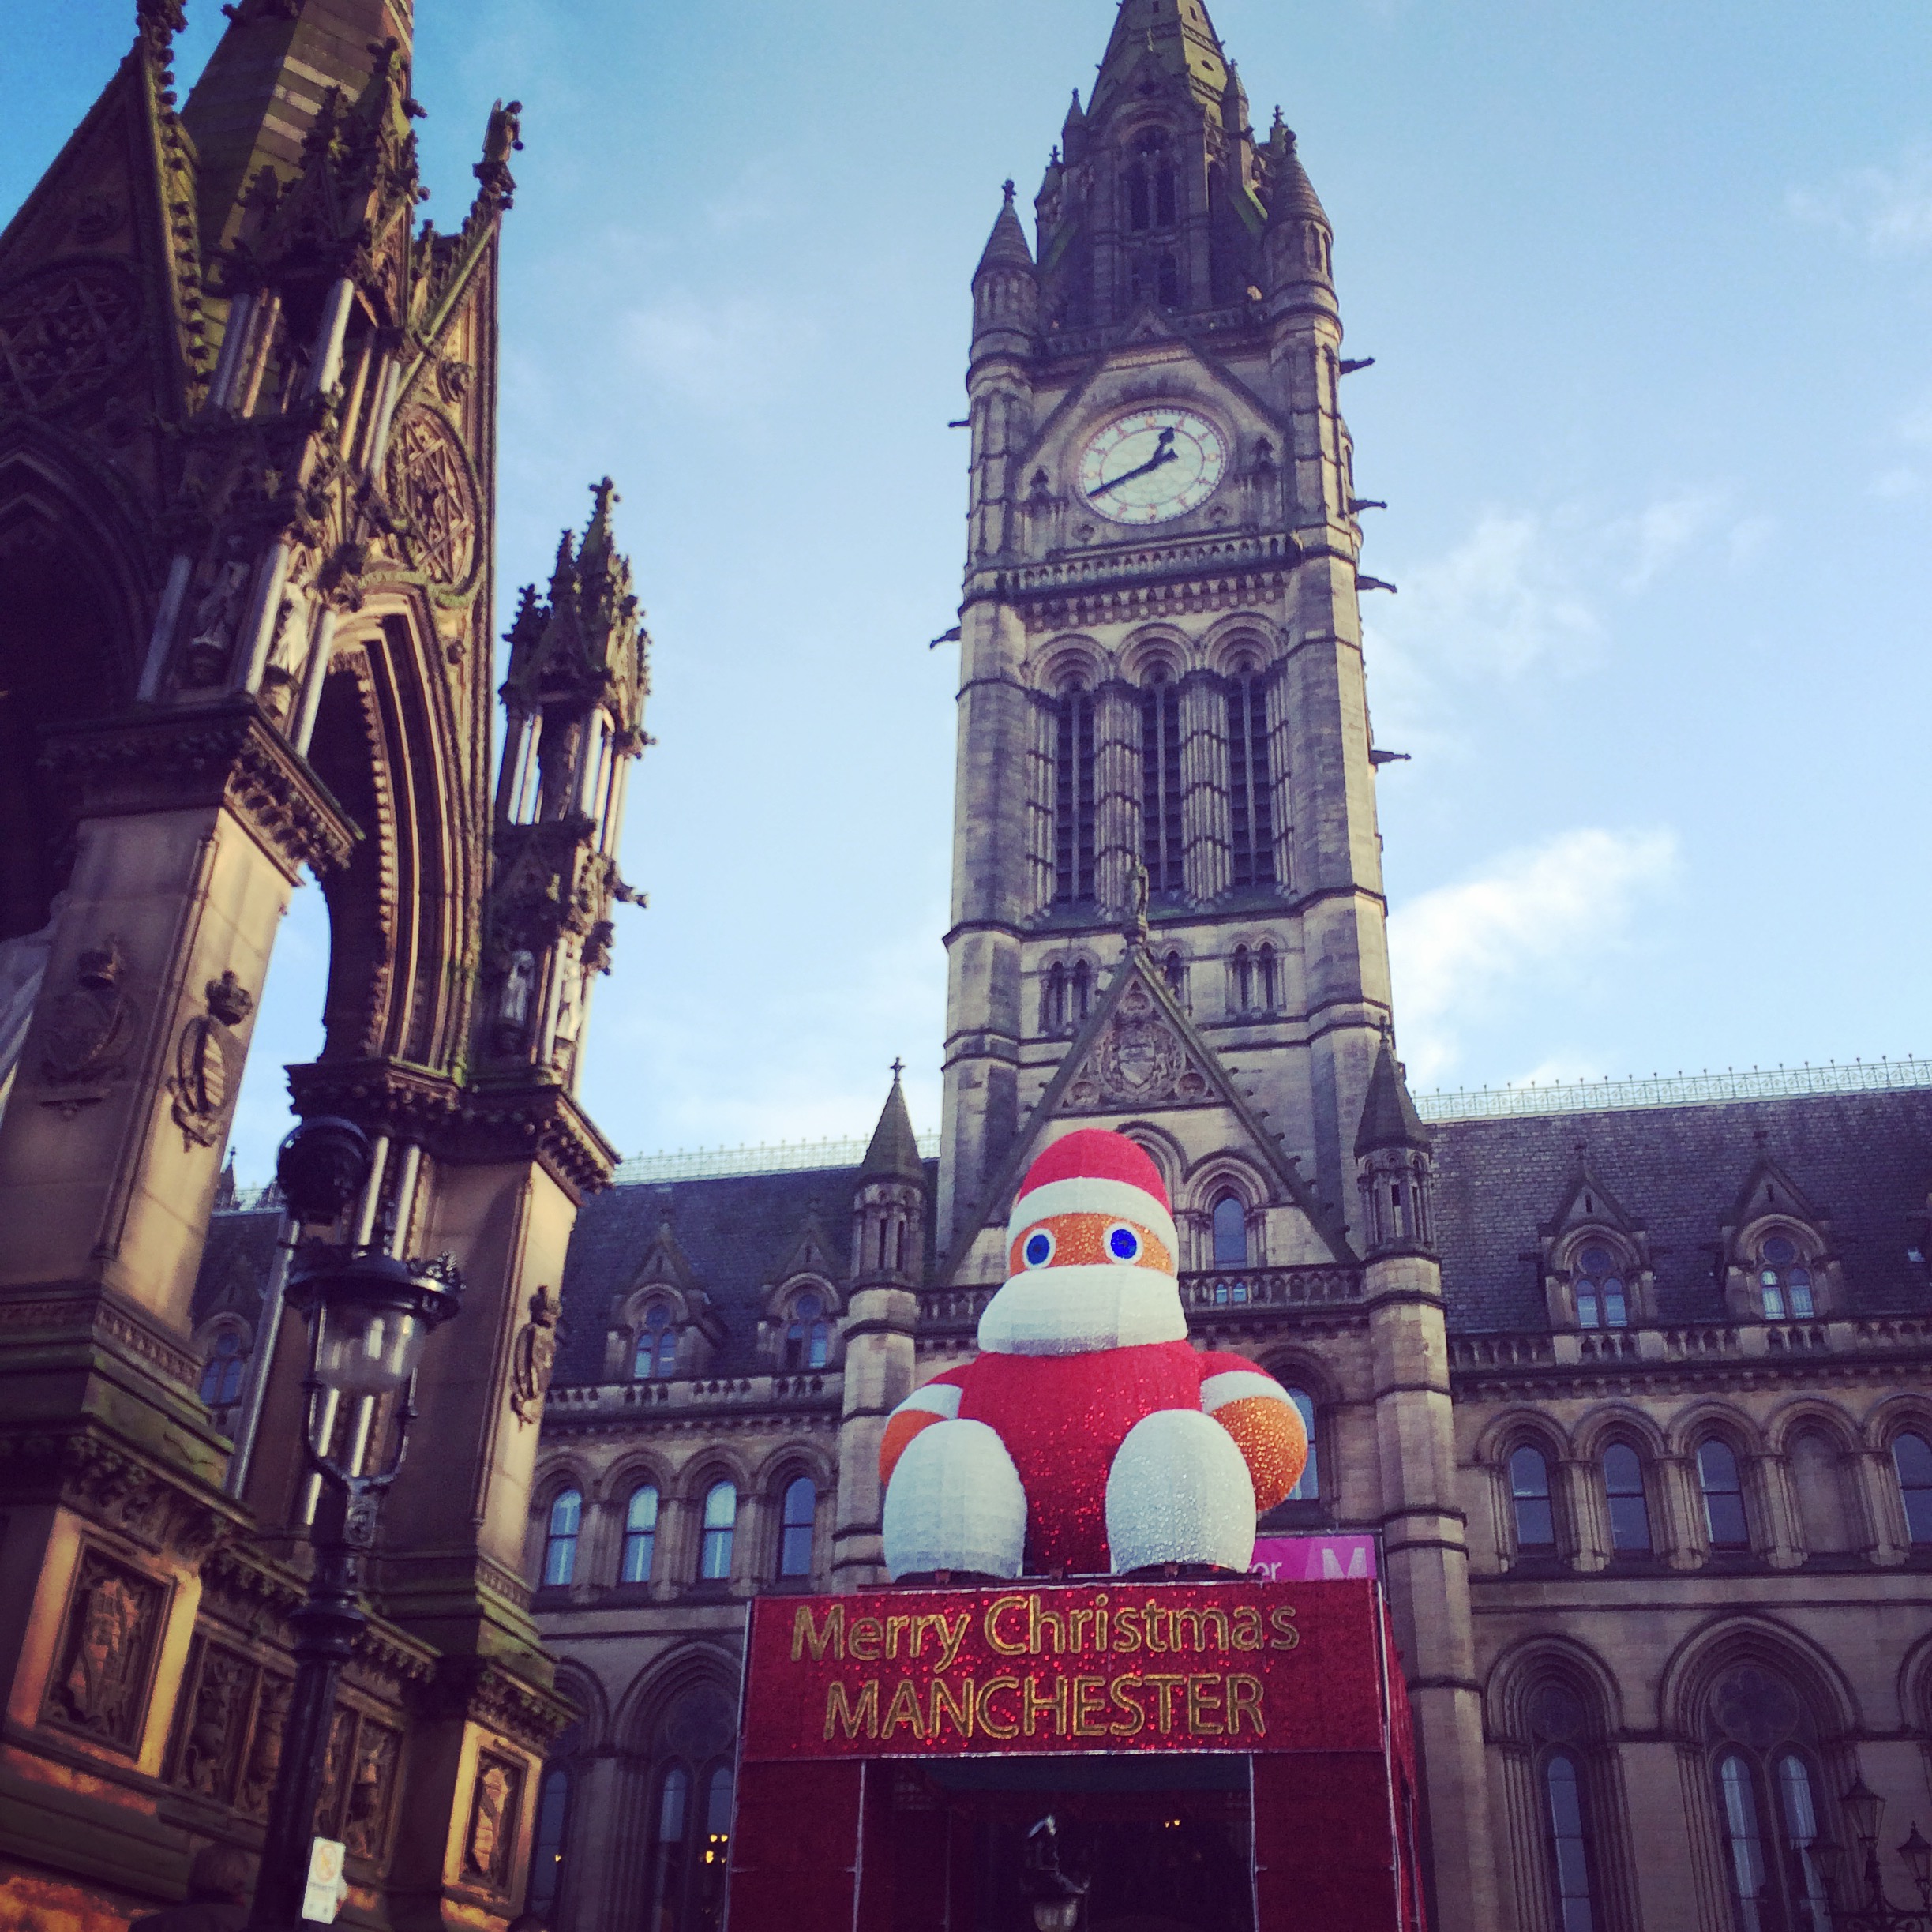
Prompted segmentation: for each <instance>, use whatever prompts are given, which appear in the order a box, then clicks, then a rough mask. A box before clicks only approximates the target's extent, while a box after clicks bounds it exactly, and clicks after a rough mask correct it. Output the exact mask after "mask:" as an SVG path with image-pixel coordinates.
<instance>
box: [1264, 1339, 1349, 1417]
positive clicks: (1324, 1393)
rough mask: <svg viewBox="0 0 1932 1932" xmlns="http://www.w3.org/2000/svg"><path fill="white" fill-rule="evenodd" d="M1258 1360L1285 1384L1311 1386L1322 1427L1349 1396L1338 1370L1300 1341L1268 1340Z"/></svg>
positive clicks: (1278, 1380)
mask: <svg viewBox="0 0 1932 1932" xmlns="http://www.w3.org/2000/svg"><path fill="white" fill-rule="evenodd" d="M1255 1360H1256V1362H1257V1364H1258V1365H1259V1367H1262V1368H1264V1369H1266V1371H1268V1373H1269V1374H1270V1375H1272V1376H1274V1379H1275V1380H1276V1381H1277V1382H1280V1383H1281V1386H1282V1387H1283V1388H1289V1387H1293V1388H1297V1389H1305V1390H1307V1392H1308V1394H1310V1395H1311V1397H1313V1398H1314V1401H1315V1416H1316V1422H1317V1427H1320V1426H1321V1419H1322V1417H1324V1416H1327V1415H1328V1414H1330V1412H1332V1411H1333V1410H1334V1409H1339V1408H1340V1407H1341V1405H1342V1404H1343V1403H1344V1402H1345V1401H1346V1400H1347V1399H1348V1398H1347V1396H1346V1394H1345V1391H1344V1390H1343V1388H1342V1386H1341V1382H1340V1381H1339V1380H1337V1378H1336V1375H1335V1372H1334V1370H1333V1369H1331V1368H1330V1367H1329V1366H1328V1364H1326V1362H1325V1361H1323V1360H1322V1358H1321V1356H1319V1355H1317V1354H1316V1353H1315V1351H1314V1350H1313V1349H1310V1348H1307V1347H1304V1345H1301V1344H1300V1343H1298V1342H1282V1343H1279V1344H1277V1343H1272V1342H1271V1343H1269V1344H1266V1345H1264V1346H1262V1348H1260V1349H1258V1350H1256V1352H1255Z"/></svg>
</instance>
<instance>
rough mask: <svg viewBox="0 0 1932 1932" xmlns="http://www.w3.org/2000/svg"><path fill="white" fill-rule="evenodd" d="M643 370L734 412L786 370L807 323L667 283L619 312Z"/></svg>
mask: <svg viewBox="0 0 1932 1932" xmlns="http://www.w3.org/2000/svg"><path fill="white" fill-rule="evenodd" d="M624 335H625V341H626V343H627V345H628V347H629V350H630V352H631V354H632V356H633V357H634V358H636V361H637V362H639V363H640V364H641V365H642V366H643V370H644V371H645V373H647V375H649V376H651V377H653V378H655V380H656V381H658V382H660V383H662V385H664V386H665V388H667V389H670V391H672V392H673V393H674V394H676V395H677V396H681V397H683V399H684V400H685V401H686V402H688V403H695V404H696V405H697V406H698V407H700V409H704V410H708V411H716V412H718V413H722V414H735V413H736V412H737V411H739V410H741V409H742V408H744V407H746V406H747V405H748V404H750V403H752V402H754V401H755V400H756V399H758V398H760V397H763V396H767V395H769V394H770V393H771V392H772V391H773V390H774V389H775V388H777V387H778V385H780V384H781V383H782V381H784V380H785V379H786V377H787V374H788V372H789V371H790V369H791V367H792V365H793V362H794V361H795V358H796V357H797V352H798V350H799V348H800V347H801V344H803V343H805V342H806V341H808V340H810V338H811V331H810V328H809V325H805V324H802V323H801V321H799V319H798V317H797V316H796V315H795V314H789V315H788V314H784V313H781V312H780V311H779V310H778V309H776V308H774V307H771V306H768V305H767V304H766V303H763V302H754V301H752V299H750V298H748V297H746V296H731V297H728V298H726V299H724V300H722V301H716V302H701V301H700V300H699V298H697V297H696V296H695V295H693V294H691V293H690V292H689V291H687V290H681V289H679V290H673V291H670V293H669V294H665V295H663V296H662V297H661V298H659V299H658V300H657V301H656V302H652V303H651V304H650V305H649V306H647V307H645V308H642V309H636V310H633V311H632V313H631V314H630V315H629V316H628V317H626V318H625V325H624Z"/></svg>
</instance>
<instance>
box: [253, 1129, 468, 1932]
mask: <svg viewBox="0 0 1932 1932" xmlns="http://www.w3.org/2000/svg"><path fill="white" fill-rule="evenodd" d="M371 1165H372V1156H371V1153H370V1144H369V1140H368V1138H367V1136H366V1135H364V1133H363V1132H362V1129H361V1128H360V1127H358V1126H356V1124H355V1123H354V1122H353V1121H351V1120H336V1119H332V1118H323V1119H319V1120H308V1121H305V1122H303V1124H302V1125H301V1126H300V1127H297V1128H296V1129H295V1131H294V1133H292V1134H291V1135H289V1137H288V1139H287V1140H285V1141H284V1142H283V1143H282V1148H281V1151H280V1153H279V1154H278V1155H277V1156H276V1165H275V1174H276V1181H277V1182H278V1183H279V1185H280V1187H281V1190H282V1195H283V1199H284V1200H285V1201H286V1202H287V1204H288V1211H289V1214H290V1216H291V1218H292V1219H293V1221H294V1223H295V1224H296V1225H297V1226H298V1227H311V1226H321V1225H329V1226H332V1225H334V1224H336V1222H338V1221H340V1220H341V1219H342V1217H343V1214H344V1212H345V1211H346V1210H347V1209H348V1208H349V1206H350V1205H351V1202H354V1201H355V1200H356V1199H357V1198H358V1196H359V1195H360V1194H361V1193H362V1189H363V1188H364V1187H366V1185H367V1184H368V1182H369V1177H370V1167H371ZM387 1239H388V1230H386V1229H381V1230H378V1232H377V1234H376V1235H375V1236H373V1237H372V1238H371V1239H370V1240H369V1241H366V1242H364V1243H362V1244H356V1243H355V1242H354V1241H353V1240H351V1241H345V1242H335V1241H328V1240H305V1241H302V1242H301V1243H300V1244H298V1246H297V1247H296V1249H295V1252H294V1260H293V1262H292V1264H291V1267H290V1270H289V1277H288V1288H287V1300H288V1302H289V1304H290V1305H291V1307H296V1308H298V1309H300V1310H301V1311H302V1313H303V1314H304V1315H306V1316H307V1317H308V1321H309V1372H308V1375H307V1376H306V1378H305V1379H304V1380H303V1382H302V1388H303V1390H304V1393H305V1394H306V1396H307V1397H308V1401H307V1405H306V1427H305V1430H304V1433H303V1447H304V1450H305V1451H306V1456H307V1460H308V1465H309V1469H310V1470H311V1472H313V1474H314V1475H315V1476H317V1477H319V1478H320V1483H321V1493H320V1496H319V1499H318V1501H317V1507H316V1511H315V1525H314V1528H313V1531H312V1532H311V1536H310V1541H311V1544H312V1546H313V1551H314V1558H315V1566H314V1569H313V1573H312V1574H311V1576H310V1579H309V1594H308V1597H307V1600H306V1601H305V1602H304V1604H302V1607H301V1609H299V1610H298V1611H295V1612H294V1615H292V1616H291V1618H290V1619H289V1621H290V1623H291V1625H292V1626H293V1627H294V1637H295V1646H294V1648H295V1660H296V1668H295V1683H294V1691H293V1694H292V1696H291V1701H290V1704H289V1710H288V1717H287V1723H286V1724H285V1725H284V1727H283V1733H282V1755H281V1760H280V1762H279V1764H278V1765H277V1766H276V1779H275V1795H274V1796H273V1798H272V1799H271V1801H270V1803H269V1807H268V1829H267V1830H266V1832H265V1833H264V1836H263V1841H262V1850H261V1877H260V1878H259V1879H258V1880H257V1884H256V1887H255V1902H254V1907H253V1911H251V1913H250V1915H249V1926H251V1927H252V1928H259V1929H261V1932H267V1929H268V1928H271V1927H272V1928H276V1932H293V1929H294V1927H296V1926H298V1924H299V1923H300V1922H301V1919H302V1895H303V1893H304V1892H305V1891H306V1889H307V1883H308V1873H309V1848H310V1844H311V1843H312V1841H313V1837H314V1833H315V1811H316V1806H317V1804H318V1803H320V1802H321V1797H322V1787H323V1783H324V1780H325V1776H326V1773H327V1767H328V1739H329V1732H330V1730H331V1728H332V1724H333V1721H334V1717H335V1709H336V1682H337V1680H338V1679H339V1678H340V1675H341V1674H342V1667H343V1664H345V1663H347V1661H348V1659H349V1657H350V1655H351V1653H352V1652H353V1650H354V1649H355V1640H356V1636H357V1634H358V1632H359V1631H360V1630H362V1626H364V1624H365V1623H367V1622H368V1618H367V1616H366V1614H365V1613H364V1611H363V1610H362V1606H361V1604H360V1603H359V1602H358V1595H359V1592H360V1585H361V1581H362V1574H361V1572H362V1555H363V1553H364V1552H365V1551H367V1550H368V1549H369V1548H370V1547H371V1546H372V1545H373V1543H374V1542H375V1538H376V1522H377V1516H378V1514H380V1512H381V1506H382V1499H383V1497H384V1496H385V1495H386V1494H387V1493H388V1489H389V1487H390V1485H391V1484H393V1483H394V1482H395V1480H396V1472H398V1470H400V1469H401V1467H402V1464H403V1449H404V1447H405V1446H406V1445H407V1440H408V1436H409V1425H410V1424H411V1421H413V1420H415V1412H416V1411H415V1383H416V1369H417V1367H418V1364H420V1362H421V1361H422V1351H423V1348H424V1345H425V1344H426V1342H427V1341H428V1340H429V1337H430V1330H432V1329H433V1328H435V1327H436V1326H438V1325H439V1324H440V1323H441V1322H445V1321H447V1320H448V1319H449V1318H450V1317H451V1316H452V1315H454V1314H455V1313H456V1310H457V1307H458V1305H459V1303H460V1299H461V1296H462V1293H463V1277H462V1276H461V1274H460V1273H459V1272H458V1271H457V1269H456V1264H455V1262H452V1260H450V1259H449V1258H448V1256H447V1255H445V1256H444V1257H442V1258H441V1259H439V1260H437V1261H430V1262H422V1261H404V1260H402V1259H400V1258H399V1257H397V1256H396V1255H391V1254H389V1253H388V1252H386V1251H385V1250H386V1244H387ZM392 1396H393V1397H397V1398H398V1400H397V1401H396V1407H395V1411H394V1418H393V1422H392V1425H391V1427H390V1430H389V1441H388V1455H387V1457H386V1459H385V1457H384V1455H383V1454H382V1452H381V1449H380V1448H375V1449H374V1450H373V1453H372V1445H371V1441H370V1438H371V1436H372V1434H373V1428H374V1424H375V1421H376V1419H377V1410H378V1409H379V1407H380V1405H381V1403H382V1402H383V1401H384V1400H385V1397H392ZM345 1402H347V1403H351V1404H352V1405H353V1407H352V1408H351V1409H350V1411H349V1413H348V1416H347V1427H346V1428H345V1429H344V1430H343V1434H342V1439H341V1446H340V1449H339V1450H336V1451H335V1453H331V1452H332V1443H333V1442H334V1440H335V1438H336V1422H337V1419H338V1416H340V1414H341V1412H342V1408H343V1404H344V1403H345ZM370 1464H373V1465H376V1466H374V1467H373V1468H372V1467H369V1466H366V1465H370Z"/></svg>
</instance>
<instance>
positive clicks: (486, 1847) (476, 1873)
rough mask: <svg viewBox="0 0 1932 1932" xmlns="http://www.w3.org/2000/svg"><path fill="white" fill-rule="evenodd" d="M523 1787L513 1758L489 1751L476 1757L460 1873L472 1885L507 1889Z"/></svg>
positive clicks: (521, 1772)
mask: <svg viewBox="0 0 1932 1932" xmlns="http://www.w3.org/2000/svg"><path fill="white" fill-rule="evenodd" d="M522 1791H523V1766H522V1765H520V1764H518V1763H516V1761H515V1760H514V1759H512V1758H499V1757H497V1756H495V1755H494V1754H492V1753H490V1752H488V1751H486V1752H484V1753H483V1754H482V1755H481V1756H480V1757H479V1758H478V1759H477V1762H476V1789H475V1794H474V1795H473V1796H472V1797H471V1801H470V1829H469V1831H468V1833H467V1835H466V1836H465V1837H464V1839H463V1877H464V1878H467V1880H468V1881H470V1882H471V1884H472V1885H486V1886H488V1887H489V1889H490V1890H491V1891H493V1892H507V1891H508V1889H510V1859H511V1856H512V1854H513V1852H514V1851H515V1850H516V1820H517V1813H518V1809H519V1803H518V1801H519V1799H520V1795H521V1794H522Z"/></svg>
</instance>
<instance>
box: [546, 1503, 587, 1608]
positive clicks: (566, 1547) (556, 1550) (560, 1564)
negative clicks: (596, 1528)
mask: <svg viewBox="0 0 1932 1932" xmlns="http://www.w3.org/2000/svg"><path fill="white" fill-rule="evenodd" d="M582 1530H583V1493H582V1492H581V1491H579V1490H575V1489H566V1490H565V1491H564V1492H563V1494H562V1495H560V1496H559V1497H558V1498H557V1500H556V1501H555V1502H553V1503H552V1504H551V1505H550V1529H549V1532H548V1534H547V1535H546V1536H545V1538H544V1541H543V1581H544V1585H545V1587H546V1589H561V1588H562V1586H563V1585H565V1584H567V1583H568V1582H570V1581H572V1580H573V1579H574V1578H575V1577H576V1574H577V1538H578V1536H579V1535H580V1533H581V1532H582Z"/></svg>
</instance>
